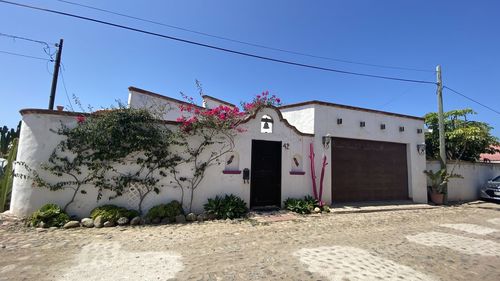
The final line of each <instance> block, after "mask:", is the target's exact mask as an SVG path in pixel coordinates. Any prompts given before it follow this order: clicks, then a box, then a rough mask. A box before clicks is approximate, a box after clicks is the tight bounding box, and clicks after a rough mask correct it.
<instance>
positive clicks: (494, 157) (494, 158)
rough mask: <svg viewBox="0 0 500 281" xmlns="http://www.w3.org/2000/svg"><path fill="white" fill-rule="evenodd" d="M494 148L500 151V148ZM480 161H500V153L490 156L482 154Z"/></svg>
mask: <svg viewBox="0 0 500 281" xmlns="http://www.w3.org/2000/svg"><path fill="white" fill-rule="evenodd" d="M493 148H495V149H498V150H500V146H493ZM479 159H481V161H485V160H486V161H488V160H489V161H500V152H497V153H495V154H488V153H482V154H481V155H480V156H479Z"/></svg>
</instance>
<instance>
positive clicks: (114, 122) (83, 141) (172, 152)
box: [16, 87, 281, 214]
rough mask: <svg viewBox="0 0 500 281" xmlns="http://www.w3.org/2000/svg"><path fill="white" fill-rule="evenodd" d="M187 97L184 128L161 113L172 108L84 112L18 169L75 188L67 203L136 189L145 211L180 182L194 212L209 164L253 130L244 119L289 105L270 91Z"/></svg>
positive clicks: (50, 184) (54, 185) (45, 183)
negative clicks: (235, 100)
mask: <svg viewBox="0 0 500 281" xmlns="http://www.w3.org/2000/svg"><path fill="white" fill-rule="evenodd" d="M199 89H200V94H202V90H201V87H200V88H199ZM187 101H188V103H185V104H182V105H180V110H181V116H179V118H178V119H177V121H178V122H179V129H178V130H177V129H173V130H171V129H169V127H168V126H171V123H168V122H164V121H162V120H160V119H159V116H164V113H165V112H152V111H151V110H148V109H135V108H129V107H125V106H121V105H119V106H118V108H113V109H110V110H100V111H97V112H94V113H92V114H82V115H79V116H76V117H75V123H76V125H75V126H71V127H69V126H66V125H64V124H61V128H60V129H59V130H57V131H56V132H55V133H57V134H60V135H61V136H62V137H63V140H62V141H61V142H60V143H59V144H58V145H57V147H56V148H55V149H54V151H53V152H52V154H51V155H50V157H49V159H48V161H47V162H45V163H43V164H42V165H41V168H42V169H33V167H29V166H28V165H26V164H25V163H19V164H21V165H22V166H24V167H25V168H26V170H27V172H28V174H27V175H24V174H17V175H16V176H20V177H25V178H28V177H29V178H31V179H32V180H33V185H34V186H35V187H39V188H48V189H49V190H52V191H58V190H68V191H70V192H71V193H72V196H71V198H70V200H69V201H68V202H67V203H66V205H65V206H64V208H63V210H66V209H67V208H68V206H70V205H71V204H72V203H73V202H74V201H75V198H76V197H77V196H80V195H85V194H87V193H88V192H87V190H88V189H89V188H95V189H96V193H97V201H99V200H101V199H102V198H103V196H106V198H105V199H108V200H111V199H114V198H116V197H118V196H122V195H123V194H125V193H127V192H134V193H136V195H137V197H138V198H139V200H138V206H137V210H138V211H139V212H140V213H141V214H142V204H143V201H144V200H145V198H146V197H147V196H149V195H150V194H158V193H160V191H161V190H162V188H164V187H165V184H169V185H170V186H172V184H173V187H175V188H179V189H180V191H181V192H180V203H181V205H183V206H184V205H186V210H188V211H189V212H191V209H192V204H193V199H194V196H195V190H196V189H197V188H198V187H199V186H200V183H201V182H202V180H203V178H204V176H205V173H206V171H207V169H209V168H210V167H211V166H213V165H218V164H220V163H221V162H222V159H224V157H225V155H226V154H228V153H231V152H232V151H233V150H234V146H235V143H234V138H235V136H236V135H237V134H239V133H242V132H244V131H245V128H244V127H243V126H242V123H244V122H245V121H246V118H247V117H248V116H249V115H251V114H254V113H255V112H256V111H257V110H258V109H259V108H261V107H263V106H279V105H281V100H280V99H279V98H277V97H276V96H275V95H269V93H268V92H264V93H262V94H261V95H258V96H257V97H256V98H255V99H253V101H252V102H250V103H242V105H243V108H244V109H243V111H242V110H240V109H239V108H238V107H230V106H225V105H221V106H217V107H214V108H202V107H199V106H196V105H194V103H193V99H192V98H187ZM169 124H170V125H169ZM54 176H55V177H56V178H58V180H57V181H54V180H53V179H54ZM177 194H178V193H177V192H176V195H175V196H177ZM186 194H187V196H186V197H187V199H186V198H185V195H186Z"/></svg>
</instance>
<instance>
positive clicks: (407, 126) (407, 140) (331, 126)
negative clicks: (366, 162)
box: [292, 104, 427, 203]
mask: <svg viewBox="0 0 500 281" xmlns="http://www.w3.org/2000/svg"><path fill="white" fill-rule="evenodd" d="M337 118H341V119H342V124H341V125H338V124H337ZM314 119H315V123H314V134H315V148H316V149H317V151H319V149H320V148H322V143H321V137H322V136H325V135H327V134H330V135H331V136H333V137H342V138H352V139H361V140H373V141H384V142H394V143H403V144H406V146H407V163H408V194H409V197H410V198H412V199H413V201H414V202H417V203H427V190H426V178H425V175H423V174H422V171H423V170H424V169H425V155H421V154H419V153H418V151H417V144H422V143H424V134H423V133H420V134H418V133H417V129H423V127H424V121H423V120H421V119H414V118H406V117H401V116H393V115H388V114H383V113H376V112H367V111H360V110H354V109H347V108H340V107H333V106H328V105H321V104H314ZM361 121H364V122H365V124H366V126H365V127H360V122H361ZM382 123H383V124H385V125H386V129H385V130H381V129H380V124H382ZM292 125H293V123H292ZM400 126H403V127H404V132H400V131H399V127H400ZM333 145H335V144H333ZM316 155H317V158H318V160H317V162H316V167H317V171H316V174H318V175H319V172H320V170H319V169H320V168H321V167H320V165H321V164H320V162H319V158H320V155H321V154H320V153H318V152H316ZM326 155H327V157H328V161H330V156H331V148H330V149H328V151H326ZM325 187H326V189H325V192H326V195H327V196H326V197H327V198H330V199H331V169H327V173H326V176H325ZM327 202H329V201H327Z"/></svg>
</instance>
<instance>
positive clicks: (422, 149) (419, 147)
mask: <svg viewBox="0 0 500 281" xmlns="http://www.w3.org/2000/svg"><path fill="white" fill-rule="evenodd" d="M417 151H418V154H420V155H424V154H425V143H419V144H417Z"/></svg>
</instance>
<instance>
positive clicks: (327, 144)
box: [321, 134, 332, 149]
mask: <svg viewBox="0 0 500 281" xmlns="http://www.w3.org/2000/svg"><path fill="white" fill-rule="evenodd" d="M331 142H332V135H330V134H326V135H324V136H323V137H322V138H321V143H322V144H323V147H324V148H325V149H328V148H329V147H330V143H331Z"/></svg>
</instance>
